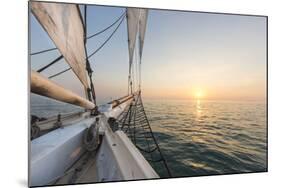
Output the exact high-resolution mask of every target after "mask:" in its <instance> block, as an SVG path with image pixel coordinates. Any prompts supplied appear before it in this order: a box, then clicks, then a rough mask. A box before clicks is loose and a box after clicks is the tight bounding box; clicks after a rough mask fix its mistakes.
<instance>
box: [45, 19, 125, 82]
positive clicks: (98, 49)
mask: <svg viewBox="0 0 281 188" xmlns="http://www.w3.org/2000/svg"><path fill="white" fill-rule="evenodd" d="M125 17H126V16H125V14H123V17H122V20H121V21H120V23H119V24H118V25H117V27H116V28H115V29H114V31H113V32H112V33H111V34H110V36H109V37H108V38H107V39H106V40H105V41H104V42H103V43H102V44H101V45H100V47H98V48H97V49H96V50H95V51H94V52H93V53H91V54H90V55H89V56H88V57H87V60H89V59H90V58H91V57H92V56H93V55H95V54H96V53H97V52H98V51H100V50H101V49H102V48H103V47H104V46H105V44H106V43H107V42H108V41H109V40H110V39H111V38H112V36H113V35H114V34H115V33H116V31H117V30H118V28H119V27H120V25H121V24H122V23H123V21H124V19H125ZM87 60H86V61H87ZM70 69H71V67H70V68H68V69H65V70H63V71H61V72H59V73H56V74H54V75H52V76H50V77H49V78H54V77H56V76H58V75H60V74H62V73H64V72H67V71H69V70H70Z"/></svg>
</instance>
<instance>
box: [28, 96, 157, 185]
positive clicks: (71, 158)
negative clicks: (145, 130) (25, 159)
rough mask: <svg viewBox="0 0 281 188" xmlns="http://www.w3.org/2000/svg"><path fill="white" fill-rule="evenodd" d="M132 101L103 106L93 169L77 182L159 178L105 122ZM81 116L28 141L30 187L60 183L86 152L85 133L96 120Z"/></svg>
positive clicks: (128, 140)
mask: <svg viewBox="0 0 281 188" xmlns="http://www.w3.org/2000/svg"><path fill="white" fill-rule="evenodd" d="M131 102H132V100H129V101H127V102H124V103H123V104H121V105H119V106H118V107H116V108H114V109H112V108H111V107H110V106H109V107H108V108H104V107H103V113H102V115H99V119H100V120H99V123H100V126H101V127H100V129H99V134H100V135H103V136H102V142H101V146H100V147H99V149H98V151H97V153H96V156H95V157H94V158H93V159H92V161H93V163H94V165H92V166H93V168H94V169H92V170H91V171H90V170H88V174H87V170H86V171H85V172H84V175H83V176H84V178H83V176H81V178H78V180H79V181H78V183H79V182H83V181H85V182H102V181H118V180H132V179H150V178H159V176H158V174H157V173H156V172H155V171H154V169H153V168H152V167H151V166H150V164H149V163H148V162H147V161H146V159H145V158H144V157H143V156H142V154H141V153H140V152H139V151H138V149H137V148H136V147H135V146H134V145H133V144H132V142H131V141H130V139H129V138H128V137H127V136H126V134H124V132H123V131H120V130H118V131H116V132H113V131H112V130H111V128H110V127H109V125H108V123H107V120H108V118H109V117H114V118H117V117H118V116H119V115H120V114H121V113H122V112H123V111H124V109H125V108H126V107H127V106H128V105H129V104H130V103H131ZM83 117H84V118H82V119H80V120H79V121H78V122H77V121H74V122H75V123H73V124H70V125H67V126H65V127H62V128H58V129H56V130H54V131H51V132H49V133H47V134H45V135H43V136H41V137H39V138H37V139H34V140H32V141H31V154H30V181H29V182H30V186H40V185H49V184H54V183H55V182H56V183H61V182H63V181H57V180H58V179H59V178H61V177H63V176H64V175H65V172H66V171H67V170H69V168H71V166H72V165H73V164H74V163H76V162H77V160H78V161H79V158H80V157H81V156H82V154H83V153H84V152H85V149H84V148H83V141H82V140H83V134H84V131H85V130H86V129H87V128H89V127H90V126H91V124H93V123H94V122H95V121H96V119H95V118H96V117H87V115H85V116H83ZM89 168H90V167H89ZM89 173H90V174H89ZM89 177H90V178H89Z"/></svg>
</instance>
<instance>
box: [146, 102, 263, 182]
mask: <svg viewBox="0 0 281 188" xmlns="http://www.w3.org/2000/svg"><path fill="white" fill-rule="evenodd" d="M144 106H145V110H146V112H147V116H148V119H149V121H150V125H151V127H152V130H153V132H154V134H155V136H156V137H157V140H158V142H159V146H160V148H161V150H162V153H163V154H164V156H165V158H166V160H167V163H168V166H169V169H170V171H171V173H172V176H173V177H181V176H199V175H214V174H229V173H243V172H263V171H267V123H266V122H267V121H266V104H264V103H258V102H227V101H199V100H198V101H177V100H170V101H167V100H166V101H160V100H158V101H157V100H144ZM157 171H159V172H160V174H161V171H163V169H157Z"/></svg>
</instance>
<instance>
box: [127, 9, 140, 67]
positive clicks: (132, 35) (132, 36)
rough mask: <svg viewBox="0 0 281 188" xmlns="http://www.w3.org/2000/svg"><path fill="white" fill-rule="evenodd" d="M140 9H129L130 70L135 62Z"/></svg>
mask: <svg viewBox="0 0 281 188" xmlns="http://www.w3.org/2000/svg"><path fill="white" fill-rule="evenodd" d="M139 13H140V9H138V8H127V29H128V45H129V68H130V70H131V64H132V62H133V56H134V50H135V43H136V36H137V32H138V22H139Z"/></svg>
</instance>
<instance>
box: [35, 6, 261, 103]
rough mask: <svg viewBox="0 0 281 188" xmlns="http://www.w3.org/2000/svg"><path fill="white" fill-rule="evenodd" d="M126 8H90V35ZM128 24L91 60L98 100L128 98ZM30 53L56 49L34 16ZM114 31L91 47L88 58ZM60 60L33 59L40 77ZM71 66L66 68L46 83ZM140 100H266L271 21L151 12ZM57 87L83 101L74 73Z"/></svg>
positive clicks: (59, 66)
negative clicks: (51, 64) (267, 24)
mask: <svg viewBox="0 0 281 188" xmlns="http://www.w3.org/2000/svg"><path fill="white" fill-rule="evenodd" d="M124 11H125V9H124V8H118V7H105V6H88V23H87V25H88V28H87V29H88V31H87V32H88V35H90V34H92V33H95V32H97V31H100V30H101V29H103V28H105V27H107V26H108V25H110V24H111V23H112V22H113V21H115V20H116V18H117V17H119V16H120V15H121V14H122V13H123V12H124ZM125 21H126V20H124V22H123V23H122V25H121V26H120V28H119V29H118V31H117V32H116V34H115V35H114V36H113V37H112V39H111V40H110V41H109V42H108V44H106V45H105V46H104V48H103V49H102V50H101V51H99V52H98V53H97V54H96V55H94V56H93V57H92V58H91V59H90V63H91V65H92V68H93V70H94V72H93V81H94V85H95V91H96V95H97V100H99V101H106V100H110V99H115V98H118V97H120V96H124V95H126V94H127V87H128V86H127V83H128V82H127V79H128V64H129V63H128V62H129V58H128V42H127V26H126V22H125ZM30 26H31V28H30V32H31V33H30V36H31V38H30V40H31V52H36V51H40V50H44V49H47V48H51V47H54V44H53V42H52V40H51V39H50V38H49V37H48V35H47V33H46V32H45V31H44V30H43V29H42V27H41V25H40V24H39V23H38V22H37V20H36V19H35V17H34V16H33V15H31V16H30ZM113 30H114V28H112V29H111V30H109V31H107V32H105V33H104V34H102V35H99V36H98V37H95V38H93V39H90V40H88V42H87V50H88V54H90V53H91V52H93V51H94V50H95V49H97V48H98V47H99V46H100V45H101V44H102V43H103V41H104V40H105V39H106V38H107V37H108V36H109V35H110V34H111V32H112V31H113ZM58 55H59V52H58V51H52V52H48V53H45V54H43V55H36V56H32V58H31V69H33V70H37V69H39V68H40V67H42V66H43V65H45V64H47V63H48V62H50V61H51V60H53V59H55V58H56V57H57V56H58ZM67 67H68V65H67V63H66V62H64V61H60V62H59V63H57V64H56V65H55V66H53V67H51V68H50V69H48V70H47V71H44V72H43V74H44V75H45V76H48V75H52V74H54V73H57V72H59V71H61V70H64V68H67ZM141 72H142V73H141V74H142V93H143V97H144V98H150V99H196V98H200V99H207V100H265V97H266V18H265V17H256V16H240V15H226V14H210V13H198V12H183V11H168V10H149V15H148V22H147V29H146V34H145V42H144V49H143V58H142V68H141ZM53 81H55V82H57V83H59V84H61V85H63V86H64V87H66V88H68V89H70V90H72V91H74V92H76V93H78V94H79V95H81V96H83V95H84V94H83V88H82V85H81V84H80V82H79V80H78V79H77V78H76V77H75V75H74V73H72V72H71V71H69V72H67V73H65V74H63V75H62V76H59V77H57V78H54V79H53Z"/></svg>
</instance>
